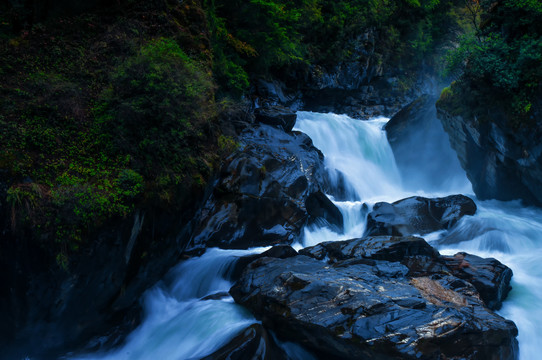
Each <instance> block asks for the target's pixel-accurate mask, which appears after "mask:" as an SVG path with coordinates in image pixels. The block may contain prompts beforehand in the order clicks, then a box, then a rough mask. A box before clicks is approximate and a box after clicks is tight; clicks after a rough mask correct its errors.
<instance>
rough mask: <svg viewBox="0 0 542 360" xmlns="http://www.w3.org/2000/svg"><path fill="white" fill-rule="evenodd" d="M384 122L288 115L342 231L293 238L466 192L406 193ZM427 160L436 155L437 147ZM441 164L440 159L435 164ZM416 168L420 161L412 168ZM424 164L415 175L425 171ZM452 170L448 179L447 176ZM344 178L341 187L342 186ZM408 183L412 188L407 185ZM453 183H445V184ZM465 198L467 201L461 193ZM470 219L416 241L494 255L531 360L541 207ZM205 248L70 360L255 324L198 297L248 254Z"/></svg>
mask: <svg viewBox="0 0 542 360" xmlns="http://www.w3.org/2000/svg"><path fill="white" fill-rule="evenodd" d="M386 121H387V119H386V118H377V119H373V120H370V121H361V120H355V119H352V118H349V117H348V116H346V115H336V114H318V113H311V112H298V120H297V123H296V126H295V130H299V131H303V132H305V133H307V134H308V135H309V136H310V137H311V138H312V140H313V142H314V145H315V146H316V147H317V148H319V149H320V150H321V151H322V152H323V154H324V156H325V165H326V167H327V169H328V171H329V174H330V176H331V177H332V179H334V181H335V185H336V186H339V176H338V172H340V173H342V174H343V177H344V180H343V181H342V182H343V183H342V186H346V199H342V200H341V201H338V200H335V199H334V198H333V197H330V199H331V200H332V201H333V202H334V203H335V205H336V206H337V207H338V208H339V210H340V211H341V212H342V214H343V218H344V229H345V230H344V233H341V234H338V233H335V232H333V231H332V230H330V229H328V228H325V227H312V228H306V229H305V230H304V238H303V244H296V246H297V247H298V248H300V247H303V246H309V245H315V244H317V243H319V242H322V241H335V240H340V239H348V238H355V237H360V236H361V235H362V234H363V231H364V229H365V218H366V215H367V213H368V212H369V211H370V210H371V208H372V206H373V205H374V204H375V203H376V202H377V201H388V202H393V201H396V200H399V199H402V198H405V197H408V196H412V195H421V196H445V195H449V194H455V193H465V192H467V193H468V192H469V190H470V187H469V186H464V184H465V183H467V181H466V177H465V176H464V174H454V178H461V177H463V178H464V179H465V181H464V182H463V183H461V181H460V182H459V183H460V186H458V185H457V184H458V182H457V181H454V185H453V186H450V184H443V185H442V186H441V188H436V189H435V188H432V189H430V190H428V191H427V190H424V189H421V190H417V191H416V192H413V191H412V186H405V187H403V185H402V184H403V183H404V181H402V179H401V174H400V173H399V170H398V167H397V166H396V164H395V160H394V156H393V153H392V151H391V147H390V145H389V144H388V141H387V138H386V134H385V131H384V130H383V125H384V124H385V123H386ZM434 156H436V157H438V153H435V154H434ZM443 166H446V164H443ZM420 169H422V170H423V166H422V167H420ZM431 171H435V167H434V164H432V165H431V168H428V169H427V172H426V173H423V172H422V173H421V174H420V176H422V175H423V176H431ZM455 175H457V176H455ZM344 182H346V184H344ZM409 185H412V184H409ZM454 186H455V187H454ZM470 196H471V197H473V199H475V197H474V196H473V195H472V194H471V195H470ZM475 201H476V203H477V205H478V211H477V213H476V215H474V216H466V217H464V218H462V220H461V221H460V222H459V223H458V224H457V226H456V227H455V228H454V229H453V230H452V231H451V232H449V233H448V234H445V235H444V237H442V236H441V235H442V234H441V233H438V234H430V235H428V236H426V239H427V240H428V241H430V242H431V243H432V245H434V246H436V247H437V248H438V249H439V250H440V251H441V252H442V253H445V254H454V253H455V252H457V251H467V252H470V253H472V254H476V255H479V256H483V257H494V258H496V259H498V260H500V261H501V262H503V263H504V264H506V265H507V266H509V267H510V268H512V270H513V271H514V277H513V278H512V286H513V290H512V291H511V293H510V295H509V297H508V299H507V300H506V301H505V302H504V304H503V308H502V309H501V310H500V314H501V315H503V316H504V317H506V318H509V319H511V320H513V321H514V322H515V323H516V324H517V326H518V328H519V337H518V340H519V344H520V357H521V359H525V360H526V359H535V358H537V357H538V353H537V352H538V348H539V347H540V346H539V345H538V334H540V333H542V308H541V307H540V306H538V304H539V299H540V298H542V281H540V279H542V266H541V265H540V264H539V262H540V260H539V259H540V258H542V210H540V209H535V208H526V207H523V206H521V204H519V203H518V202H497V201H478V200H476V199H475ZM261 251H263V250H262V249H252V250H247V251H233V250H218V249H208V250H207V252H206V253H205V254H204V255H203V256H201V257H199V258H193V259H190V260H186V261H184V262H182V263H180V264H179V265H178V266H176V267H175V268H173V269H172V270H171V271H170V272H169V273H168V275H167V276H166V277H165V278H164V280H163V281H162V282H161V283H159V284H157V285H156V286H155V287H154V288H152V289H151V290H149V291H147V293H146V294H145V295H144V297H143V300H142V303H143V307H144V314H145V316H144V320H143V322H142V324H141V325H140V326H139V327H138V328H137V329H136V330H135V331H134V332H133V333H132V334H130V335H129V337H128V338H127V340H126V343H125V344H124V345H123V346H122V347H121V348H119V349H116V350H113V351H110V352H107V353H98V354H92V355H85V356H80V357H77V359H115V360H117V359H151V358H152V359H188V358H200V357H203V356H205V355H208V354H211V353H212V352H213V351H215V350H217V349H218V348H220V347H221V346H223V345H225V344H227V343H228V341H230V340H231V339H232V338H233V337H234V336H236V335H237V334H238V333H239V332H240V331H241V330H242V329H244V328H246V327H247V326H249V325H250V324H253V323H255V322H256V320H255V319H254V318H253V317H252V315H251V314H249V313H248V312H247V311H246V310H244V309H243V308H242V307H240V306H238V305H236V304H235V303H233V300H232V299H231V297H229V296H225V297H223V298H222V299H220V300H205V299H204V298H205V296H207V295H209V294H213V293H217V292H223V291H228V289H229V288H230V287H231V285H232V284H231V282H230V281H229V280H228V273H229V271H230V269H231V265H232V264H233V263H234V261H235V259H236V258H237V257H238V256H241V255H245V254H249V253H258V252H261ZM277 343H278V344H279V345H280V346H281V347H282V348H283V350H284V351H285V352H286V353H288V354H289V355H290V356H291V358H295V359H310V358H311V356H310V355H309V354H308V353H306V352H305V351H304V350H303V349H302V348H300V347H299V346H298V345H296V344H292V343H284V342H281V341H280V340H278V339H277Z"/></svg>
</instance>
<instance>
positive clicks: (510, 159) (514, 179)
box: [438, 101, 542, 206]
mask: <svg viewBox="0 0 542 360" xmlns="http://www.w3.org/2000/svg"><path fill="white" fill-rule="evenodd" d="M540 103H541V104H542V101H540ZM539 106H540V105H539ZM488 111H489V112H490V114H491V115H490V116H489V117H490V118H491V121H487V120H486V121H477V120H476V119H470V118H468V117H464V116H461V115H457V114H453V113H452V112H450V111H449V110H446V109H445V108H443V107H439V108H438V116H439V118H440V120H441V121H442V124H443V125H444V129H445V130H446V132H447V133H448V134H449V136H450V142H451V144H452V147H453V148H454V149H455V151H456V152H457V156H458V157H459V161H460V162H461V166H462V167H463V169H465V171H466V173H467V176H468V178H469V180H470V181H471V183H472V187H473V190H474V192H475V193H476V196H477V197H478V198H479V199H497V200H505V201H507V200H514V199H522V200H523V201H525V202H526V203H528V204H534V205H538V206H540V205H542V143H541V142H540V136H541V135H542V126H541V125H540V124H538V125H532V126H520V127H519V128H515V127H513V126H511V125H510V121H509V120H508V119H507V118H506V117H505V115H503V113H502V112H499V111H497V110H494V111H492V110H488ZM540 117H542V111H539V112H538V113H536V114H535V115H534V118H535V119H536V118H538V119H539V118H540Z"/></svg>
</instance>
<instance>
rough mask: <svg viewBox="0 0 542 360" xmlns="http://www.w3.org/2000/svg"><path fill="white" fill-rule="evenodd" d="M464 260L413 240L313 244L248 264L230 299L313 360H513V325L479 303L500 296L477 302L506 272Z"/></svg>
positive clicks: (504, 283)
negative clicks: (310, 353) (482, 289)
mask: <svg viewBox="0 0 542 360" xmlns="http://www.w3.org/2000/svg"><path fill="white" fill-rule="evenodd" d="M468 257H469V255H466V254H458V255H456V257H453V258H447V257H443V256H440V255H439V254H438V252H437V251H436V250H434V249H433V248H431V246H429V245H428V244H427V243H426V242H425V241H424V240H423V239H420V238H415V237H389V236H381V237H369V238H364V239H354V240H349V241H342V242H330V243H322V244H319V245H317V246H315V247H312V248H306V249H304V250H302V251H301V255H299V256H294V257H289V258H285V259H276V258H268V257H264V258H260V259H258V260H256V261H254V262H252V263H251V264H250V265H249V266H248V267H247V268H246V269H245V271H244V273H243V275H242V277H241V279H240V280H239V281H238V283H237V284H236V285H235V286H234V287H233V288H232V289H231V290H230V293H231V294H232V296H233V297H234V299H235V300H236V301H237V302H238V303H240V304H242V305H244V306H246V307H247V308H249V309H250V310H251V311H252V312H253V313H254V314H255V315H256V316H257V317H258V318H259V319H261V320H262V324H263V325H264V326H265V327H266V328H268V329H271V330H275V331H276V332H277V334H280V335H281V336H284V337H285V338H287V339H290V340H294V341H296V342H298V343H300V344H302V345H304V346H305V347H306V348H308V349H309V350H312V351H314V353H317V354H319V357H320V358H322V359H329V358H333V359H337V358H351V359H353V358H362V359H452V358H453V359H515V358H516V357H517V341H516V338H515V337H516V336H517V328H516V326H515V325H514V323H512V322H511V321H508V320H505V319H503V318H502V317H501V316H499V315H497V314H495V313H494V312H493V311H492V310H490V309H489V308H488V307H487V306H486V305H488V304H489V305H490V306H492V307H494V306H496V305H497V304H496V303H495V300H496V298H499V299H500V300H499V301H501V300H502V296H505V295H506V294H505V293H501V292H499V291H494V292H487V294H486V295H487V296H489V299H487V300H486V299H482V298H483V296H482V295H481V292H480V290H479V286H477V285H480V284H479V283H484V286H486V285H489V287H491V288H493V289H499V288H506V289H508V288H509V284H508V283H509V280H510V278H509V276H508V275H511V271H510V269H508V268H506V267H505V266H503V265H502V264H500V263H498V262H496V260H485V261H489V262H490V263H491V264H492V267H486V268H483V269H481V270H476V268H475V266H474V263H475V262H476V261H478V260H477V259H476V260H473V259H471V258H468ZM318 259H326V260H327V261H322V260H318ZM462 261H465V263H462ZM493 261H495V263H494V262H493ZM482 262H483V261H482ZM467 263H472V266H470V269H472V270H473V272H472V273H469V274H468V275H466V274H462V273H461V272H462V271H464V270H465V269H466V268H468V267H469V266H468V265H466V264H467ZM461 264H463V265H461ZM488 272H494V273H493V274H492V275H491V276H488ZM506 274H508V275H506ZM471 275H472V277H471ZM492 301H493V302H492Z"/></svg>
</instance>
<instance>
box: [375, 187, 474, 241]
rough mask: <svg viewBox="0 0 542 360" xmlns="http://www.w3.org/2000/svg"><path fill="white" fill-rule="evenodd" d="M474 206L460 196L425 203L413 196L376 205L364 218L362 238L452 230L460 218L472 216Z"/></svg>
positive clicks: (423, 200) (419, 197) (424, 200)
mask: <svg viewBox="0 0 542 360" xmlns="http://www.w3.org/2000/svg"><path fill="white" fill-rule="evenodd" d="M475 212H476V204H475V203H474V201H472V199H471V198H469V197H467V196H464V195H450V196H447V197H444V198H433V199H428V198H424V197H421V196H413V197H410V198H407V199H403V200H399V201H396V202H394V203H392V204H390V203H386V202H379V203H376V204H375V205H374V207H373V211H371V212H370V213H369V214H368V215H367V228H366V230H365V234H364V235H365V236H374V235H395V236H407V235H415V234H416V235H424V234H428V233H431V232H435V231H439V230H448V229H450V228H452V227H453V226H454V225H455V224H456V223H457V222H458V221H459V220H460V219H461V218H462V217H463V216H465V215H474V213H475Z"/></svg>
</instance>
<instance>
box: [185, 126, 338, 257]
mask: <svg viewBox="0 0 542 360" xmlns="http://www.w3.org/2000/svg"><path fill="white" fill-rule="evenodd" d="M239 142H240V148H239V150H238V151H236V152H235V153H234V154H233V155H232V156H231V157H230V158H229V159H228V160H227V161H226V163H225V164H224V166H223V168H222V171H221V173H220V175H219V178H218V180H217V182H216V186H215V190H214V192H213V195H212V196H211V198H210V199H209V200H208V201H207V203H206V204H205V205H204V206H203V207H202V209H201V211H200V213H199V216H198V225H197V227H196V228H195V232H194V236H193V239H192V247H194V248H202V247H208V246H220V247H223V248H248V247H253V246H268V245H274V244H290V243H292V242H293V241H294V240H296V239H297V238H298V237H299V235H300V232H301V229H302V228H303V227H304V226H305V225H306V224H307V223H308V222H309V220H310V221H315V220H317V219H320V220H322V221H323V222H325V223H328V224H332V225H333V226H334V227H335V228H337V229H339V230H340V229H342V226H343V224H342V216H341V215H340V212H339V211H338V210H337V208H336V207H335V205H334V204H333V203H332V202H331V201H330V200H329V199H327V197H326V196H325V195H324V194H323V191H324V190H326V189H329V187H328V186H327V185H326V184H328V183H329V180H328V175H327V172H326V170H325V167H324V164H323V155H322V153H321V152H320V151H319V150H318V149H316V148H315V147H314V146H313V144H312V140H311V139H310V138H309V137H308V136H307V135H305V134H303V133H300V132H291V133H286V132H285V131H283V130H282V129H278V128H275V127H272V126H269V125H256V126H255V127H253V128H248V129H246V130H245V131H244V132H243V133H242V134H241V135H240V137H239Z"/></svg>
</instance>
